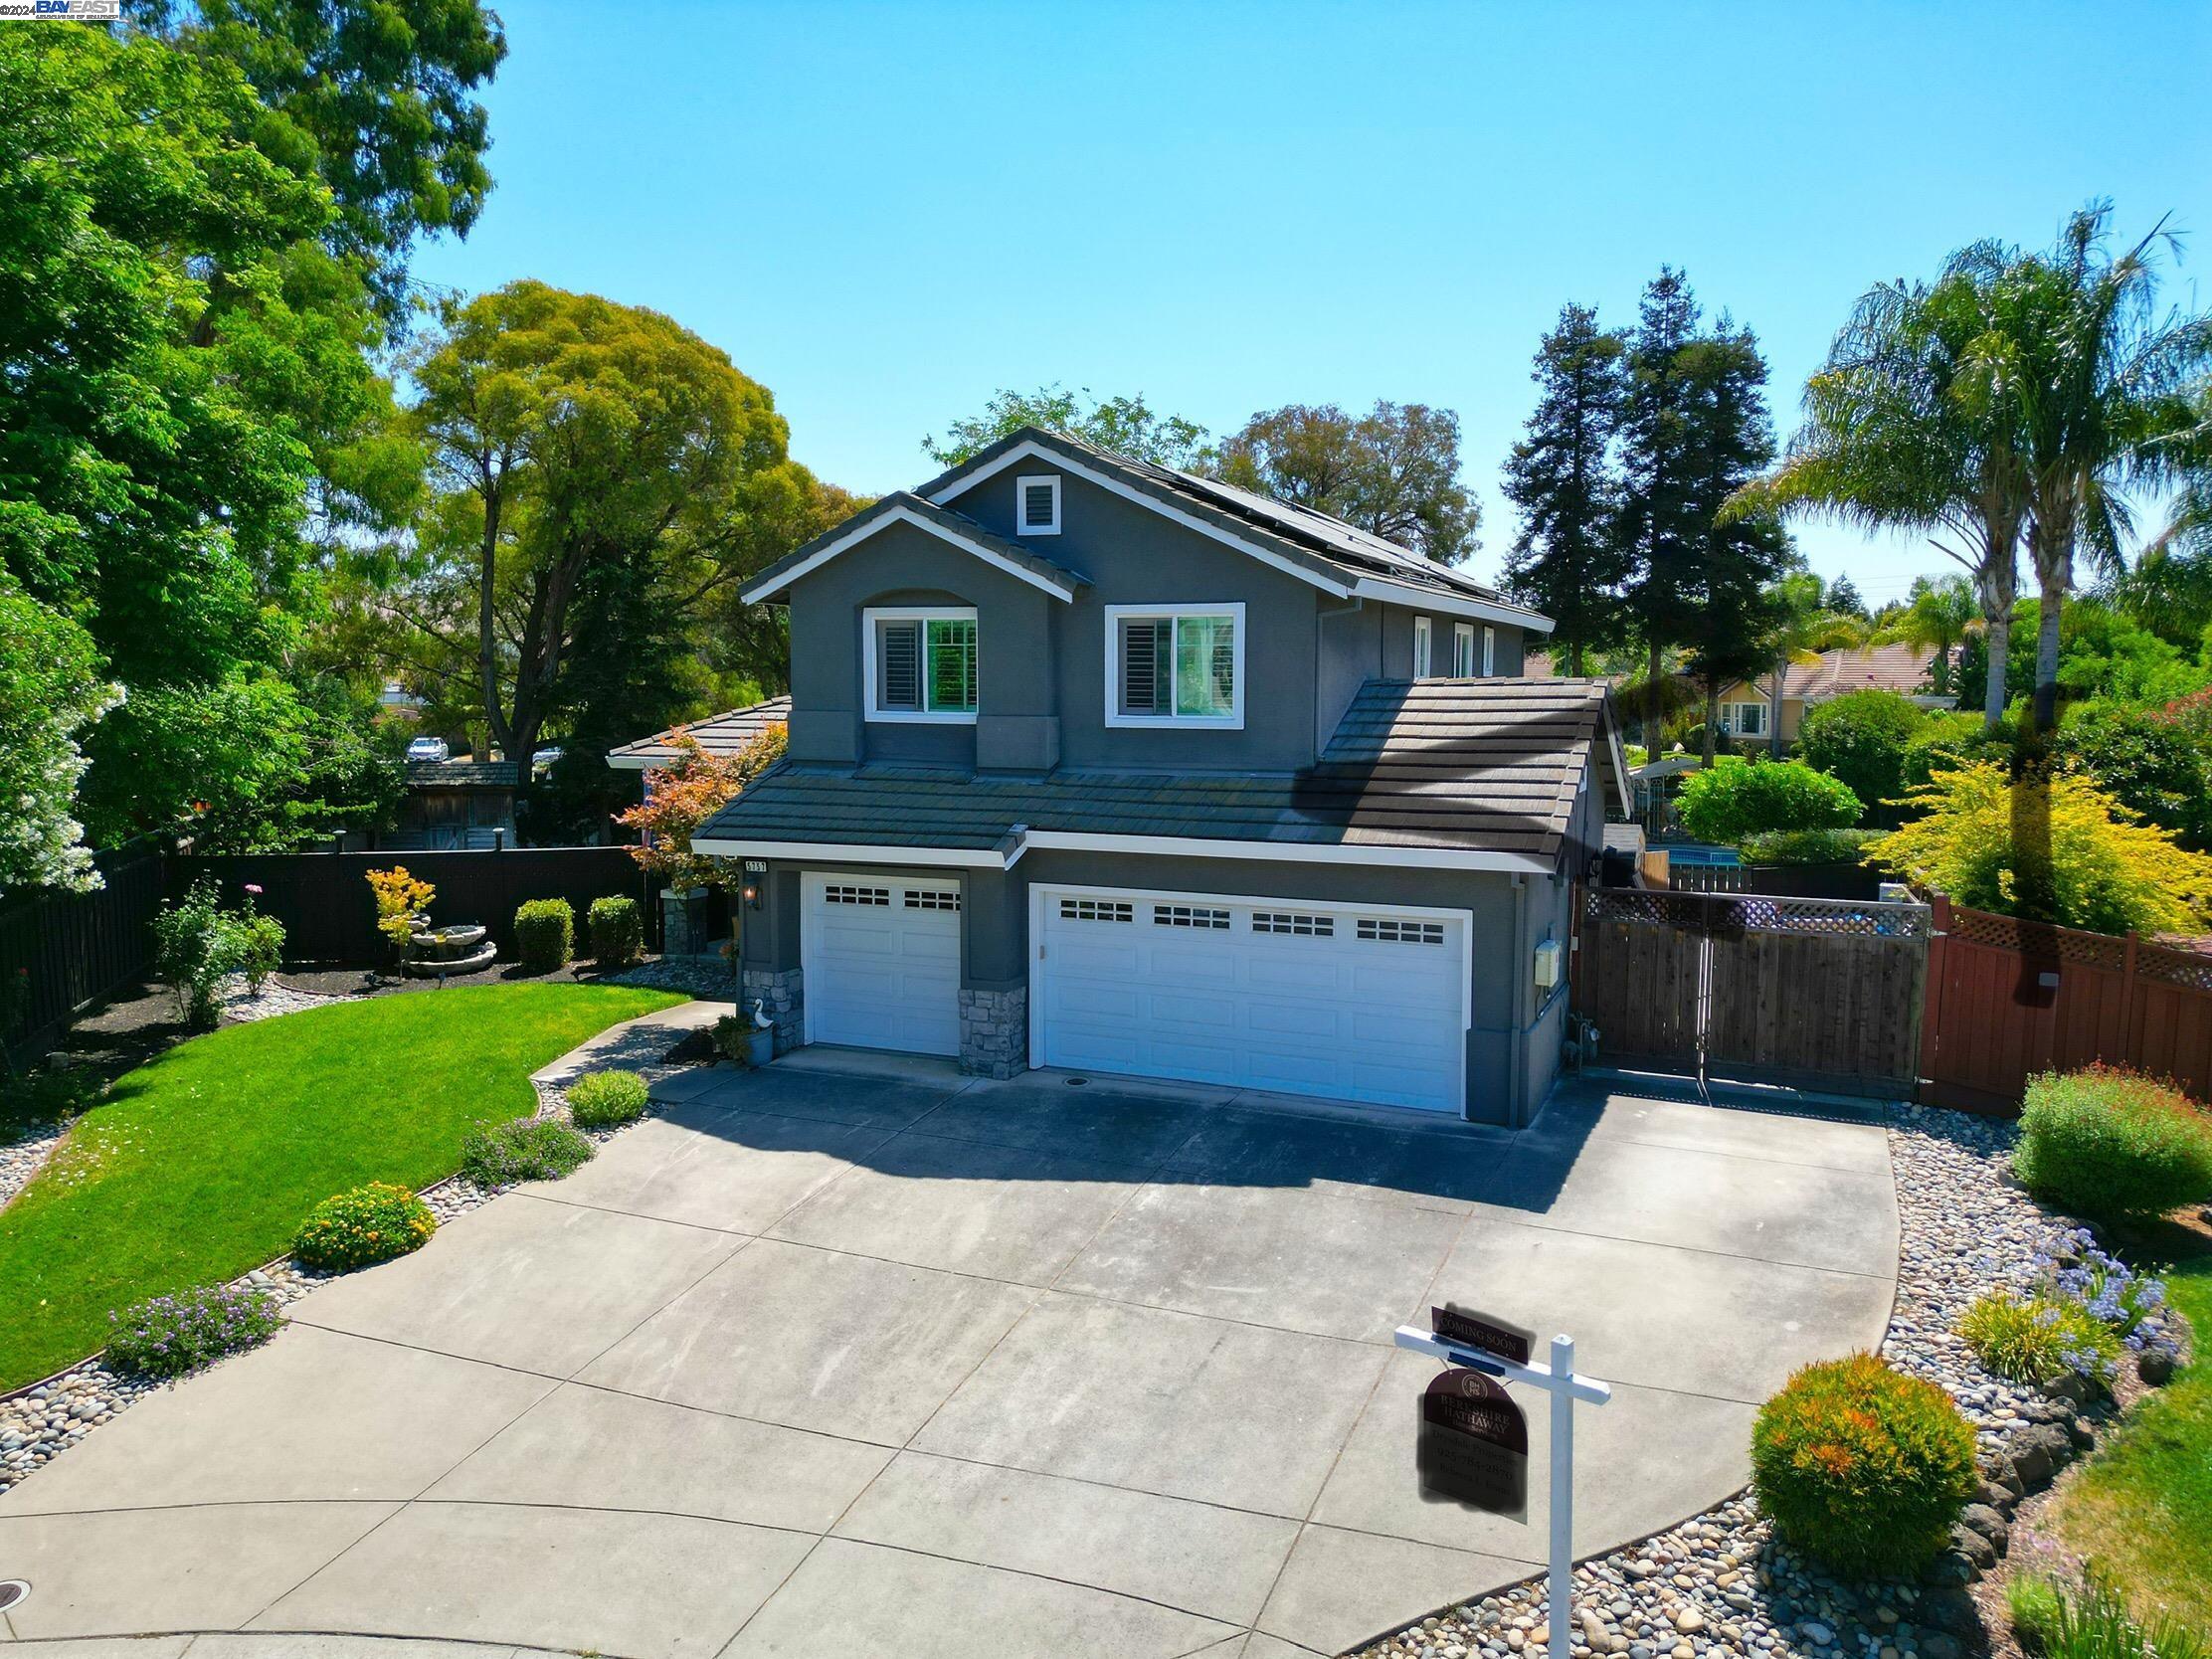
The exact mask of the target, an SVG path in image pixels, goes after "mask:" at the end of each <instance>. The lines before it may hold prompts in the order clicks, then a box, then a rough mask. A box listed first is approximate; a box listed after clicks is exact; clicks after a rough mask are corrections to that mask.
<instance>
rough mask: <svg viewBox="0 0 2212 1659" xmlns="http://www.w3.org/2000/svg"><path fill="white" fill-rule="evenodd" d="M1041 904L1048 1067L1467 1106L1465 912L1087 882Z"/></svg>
mask: <svg viewBox="0 0 2212 1659" xmlns="http://www.w3.org/2000/svg"><path fill="white" fill-rule="evenodd" d="M1032 903H1033V906H1034V908H1033V910H1032V912H1031V915H1032V920H1033V922H1034V927H1033V929H1032V933H1033V941H1034V943H1035V945H1036V946H1037V949H1036V950H1035V952H1034V953H1033V960H1032V962H1031V964H1030V971H1031V974H1032V975H1033V978H1032V980H1031V983H1030V994H1029V1018H1030V1040H1031V1047H1032V1049H1033V1051H1034V1052H1035V1054H1036V1055H1037V1057H1038V1060H1039V1062H1040V1063H1041V1064H1044V1065H1049V1066H1064V1067H1067V1068H1069V1069H1071V1070H1077V1071H1118V1072H1127V1073H1131V1074H1134V1075H1138V1076H1147V1077H1178V1078H1185V1079H1188V1080H1190V1081H1194V1082H1200V1083H1227V1084H1235V1085H1238V1086H1242V1087H1247V1088H1259V1089H1280V1090H1285V1091H1288V1092H1292V1093H1297V1094H1317V1095H1328V1096H1333V1097H1335V1098H1338V1099H1345V1100H1367V1101H1375V1102H1378V1103H1381V1104H1383V1105H1391V1106H1418V1107H1424V1108H1427V1109H1429V1110H1432V1111H1443V1112H1456V1111H1458V1110H1460V1108H1461V1104H1462V1096H1463V1092H1464V1088H1465V1076H1466V1059H1465V1056H1466V1040H1467V1036H1466V1033H1467V1014H1466V1010H1467V972H1468V957H1467V948H1468V942H1467V938H1466V920H1465V918H1464V916H1463V915H1457V914H1453V913H1451V912H1440V913H1437V914H1433V915H1430V914H1422V913H1418V912H1410V911H1405V910H1400V909H1364V910H1363V909H1352V908H1344V907H1339V906H1333V905H1315V904H1306V903H1294V902H1291V901H1288V900H1284V901H1280V902H1276V901H1270V900H1255V899H1238V898H1222V897H1214V896H1209V895H1205V894H1194V893H1141V892H1119V891H1103V890H1098V889H1090V888H1084V889H1072V890H1062V889H1058V888H1043V889H1038V890H1037V891H1036V893H1035V896H1034V898H1033V900H1032Z"/></svg>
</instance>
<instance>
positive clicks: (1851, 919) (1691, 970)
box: [1574, 887, 1929, 1096]
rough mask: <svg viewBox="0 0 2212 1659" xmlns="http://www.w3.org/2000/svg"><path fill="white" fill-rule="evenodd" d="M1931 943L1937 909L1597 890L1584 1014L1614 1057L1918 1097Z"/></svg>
mask: <svg viewBox="0 0 2212 1659" xmlns="http://www.w3.org/2000/svg"><path fill="white" fill-rule="evenodd" d="M1928 942H1929V909H1928V906H1926V905H1921V904H1882V903H1872V902H1869V903H1855V902H1838V901H1834V900H1826V899H1805V898H1773V897H1759V896H1751V895H1745V894H1724V893H1680V892H1659V891H1647V890H1641V889H1621V888H1600V887H1593V888H1588V889H1586V890H1585V892H1584V894H1583V899H1582V904H1581V926H1580V933H1579V938H1578V948H1577V950H1576V953H1575V957H1576V961H1575V967H1574V1007H1575V1011H1576V1012H1577V1013H1579V1014H1583V1015H1584V1016H1585V1017H1587V1018H1589V1019H1590V1020H1591V1021H1593V1022H1594V1023H1595V1024H1596V1026H1597V1029H1598V1039H1597V1052H1598V1053H1599V1054H1600V1055H1601V1056H1603V1057H1604V1058H1605V1059H1606V1060H1607V1061H1616V1060H1617V1061H1619V1062H1620V1063H1623V1064H1628V1065H1632V1066H1654V1067H1658V1068H1662V1069H1667V1070H1685V1071H1691V1070H1694V1071H1696V1072H1697V1073H1698V1074H1699V1075H1701V1076H1703V1075H1711V1076H1720V1077H1733V1078H1742V1079H1745V1080H1748V1081H1759V1082H1779V1083H1791V1084H1798V1085H1803V1086H1808V1087H1813V1088H1819V1089H1825V1090H1830V1091H1835V1092H1842V1093H1850V1094H1866V1095H1876V1096H1903V1095H1909V1094H1911V1093H1912V1090H1913V1086H1914V1081H1915V1077H1916V1072H1917V1065H1918V1059H1919V1055H1920V1051H1921V1005H1922V1001H1923V997H1924V994H1925V985H1926V975H1927V969H1928Z"/></svg>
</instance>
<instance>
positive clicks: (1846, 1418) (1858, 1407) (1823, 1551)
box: [1751, 1354, 1979, 1578]
mask: <svg viewBox="0 0 2212 1659" xmlns="http://www.w3.org/2000/svg"><path fill="white" fill-rule="evenodd" d="M1978 1480H1979V1473H1978V1471H1977V1470H1976V1468H1975V1466H1974V1431H1973V1427H1972V1425H1971V1424H1969V1423H1968V1422H1967V1421H1966V1419H1965V1418H1964V1417H1963V1416H1962V1415H1960V1413H1959V1410H1958V1407H1957V1406H1956V1405H1954V1404H1952V1403H1951V1399H1950V1396H1949V1395H1948V1394H1946V1393H1944V1392H1943V1390H1942V1389H1940V1388H1938V1387H1936V1384H1935V1383H1927V1382H1923V1381H1922V1380H1921V1379H1919V1378H1917V1377H1907V1376H1905V1375H1903V1374H1902V1373H1899V1372H1895V1371H1892V1370H1891V1369H1890V1368H1889V1367H1888V1366H1886V1365H1884V1364H1883V1363H1882V1362H1881V1361H1880V1360H1878V1359H1876V1358H1875V1357H1874V1356H1873V1355H1871V1354H1855V1355H1853V1356H1852V1357H1851V1358H1849V1359H1847V1360H1826V1361H1822V1362H1820V1363H1818V1364H1815V1365H1810V1366H1807V1367H1805V1368H1804V1369H1803V1370H1802V1371H1800V1372H1798V1373H1797V1374H1796V1375H1795V1376H1794V1377H1792V1378H1791V1379H1790V1380H1789V1381H1788V1383H1784V1384H1783V1386H1782V1389H1781V1391H1780V1392H1779V1393H1777V1394H1775V1395H1774V1397H1773V1398H1772V1399H1770V1400H1768V1401H1767V1402H1766V1403H1765V1404H1764V1405H1762V1406H1760V1407H1759V1410H1758V1416H1757V1419H1756V1420H1755V1421H1754V1422H1753V1423H1752V1425H1751V1484H1752V1487H1753V1488H1754V1489H1755V1491H1756V1492H1757V1494H1758V1504H1759V1508H1760V1509H1762V1510H1764V1511H1765V1512H1766V1514H1768V1515H1769V1516H1771V1517H1772V1518H1773V1521H1774V1525H1775V1527H1776V1528H1777V1529H1778V1530H1779V1531H1780V1532H1781V1534H1782V1536H1783V1537H1784V1538H1786V1539H1787V1540H1788V1541H1789V1542H1790V1543H1791V1544H1793V1545H1795V1546H1797V1547H1798V1548H1799V1549H1801V1550H1803V1551H1804V1552H1805V1553H1806V1554H1808V1555H1811V1556H1815V1557H1817V1558H1819V1560H1820V1561H1822V1562H1824V1563H1825V1564H1826V1565H1827V1566H1829V1567H1832V1568H1834V1569H1835V1570H1836V1571H1837V1572H1839V1573H1842V1574H1844V1575H1846V1576H1848V1577H1853V1578H1868V1577H1886V1576H1891V1575H1902V1574H1906V1573H1912V1572H1917V1571H1919V1570H1920V1568H1921V1567H1925V1566H1926V1565H1927V1564H1928V1563H1929V1562H1931V1561H1933V1560H1934V1559H1935V1558H1936V1554H1937V1553H1938V1552H1939V1551H1940V1550H1941V1549H1942V1548H1943V1546H1944V1544H1945V1543H1946V1542H1947V1541H1948V1539H1949V1537H1950V1529H1951V1528H1952V1526H1953V1525H1955V1524H1956V1522H1957V1520H1958V1517H1959V1513H1960V1512H1961V1511H1962V1510H1964V1508H1965V1507H1966V1504H1967V1501H1968V1500H1969V1499H1971V1498H1972V1497H1973V1495H1974V1492H1975V1491H1976V1489H1977V1483H1978Z"/></svg>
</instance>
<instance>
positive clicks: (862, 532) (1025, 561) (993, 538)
mask: <svg viewBox="0 0 2212 1659" xmlns="http://www.w3.org/2000/svg"><path fill="white" fill-rule="evenodd" d="M893 524H911V525H913V526H915V527H916V528H917V529H920V530H925V531H927V532H928V533H929V534H931V535H933V536H936V537H937V538H938V539H939V540H941V541H945V542H949V543H951V544H952V545H953V546H955V547H957V548H959V549H961V550H962V551H963V552H966V553H972V554H974V555H975V556H976V557H977V558H979V559H981V560H983V561H984V563H986V564H989V565H995V566H997V567H998V568H999V569H1001V570H1003V571H1005V572H1006V573H1007V574H1008V575H1010V576H1013V577H1014V578H1016V579H1017V580H1019V581H1023V582H1026V583H1028V584H1029V586H1031V587H1032V588H1042V589H1043V590H1044V591H1045V592H1046V593H1048V594H1050V595H1052V596H1053V597H1054V598H1055V599H1059V600H1062V601H1065V600H1070V599H1073V598H1074V597H1075V590H1076V589H1077V588H1080V587H1082V586H1083V585H1084V578H1083V577H1082V576H1080V575H1078V574H1077V573H1076V572H1074V571H1072V570H1069V569H1067V568H1066V567H1065V566H1064V565H1057V564H1054V563H1053V562H1052V561H1051V560H1050V559H1047V558H1045V557H1044V556H1043V555H1042V554H1040V553H1038V552H1037V551H1036V550H1035V549H1033V548H1029V547H1024V546H1022V545H1021V544H1020V543H1019V542H1017V541H1009V540H1007V538H1006V537H1005V536H1002V535H997V534H995V533H994V532H992V531H990V530H987V529H985V528H984V527H983V526H982V525H981V524H978V523H977V522H976V521H975V520H974V519H972V518H968V517H966V516H964V515H963V514H960V513H957V512H952V511H950V510H948V509H947V508H944V507H940V506H938V505H936V504H935V503H934V502H931V501H925V500H924V499H922V497H921V496H919V495H916V494H913V493H911V492H909V491H907V490H903V489H894V490H893V491H891V493H890V494H888V495H886V496H884V497H882V499H880V500H878V501H876V502H875V503H873V504H872V505H870V506H867V507H863V508H862V509H861V510H860V511H858V512H856V513H854V514H853V515H852V516H851V517H850V518H848V519H846V520H845V521H844V522H843V523H842V524H839V525H837V526H836V527H835V528H833V529H830V530H828V531H825V532H824V533H823V534H821V535H819V536H817V537H815V539H814V540H813V541H810V542H808V543H807V544H806V546H804V547H801V548H799V549H798V550H796V551H795V552H792V553H789V554H786V555H785V556H784V557H783V558H781V559H778V560H777V561H776V562H775V563H774V564H772V565H770V566H769V567H768V568H767V569H766V570H764V571H762V572H761V573H760V574H759V575H758V576H756V577H754V578H753V579H752V581H750V582H748V583H746V584H745V586H744V588H743V589H741V590H740V597H741V598H742V599H743V600H744V601H745V603H746V604H748V605H753V604H758V603H759V602H760V601H762V600H770V599H780V598H781V597H783V594H784V591H785V590H786V589H787V588H789V587H790V586H791V584H792V583H793V582H795V581H797V580H798V579H799V578H800V577H802V576H804V575H806V574H807V572H809V571H811V570H814V569H816V568H818V567H820V566H822V565H825V564H828V563H829V562H830V560H831V559H833V558H835V557H836V556H837V555H838V554H839V553H842V552H844V551H845V550H846V549H847V548H850V547H857V546H858V545H859V544H860V543H861V542H863V541H866V540H867V539H868V538H869V537H870V536H872V535H874V534H875V533H876V532H877V531H879V530H884V529H887V528H889V527H890V526H891V525H893Z"/></svg>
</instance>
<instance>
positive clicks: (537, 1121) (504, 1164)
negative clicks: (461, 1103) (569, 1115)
mask: <svg viewBox="0 0 2212 1659" xmlns="http://www.w3.org/2000/svg"><path fill="white" fill-rule="evenodd" d="M591 1159H592V1143H591V1142H589V1141H587V1140H585V1139H584V1137H583V1136H581V1135H579V1134H578V1133H577V1132H576V1131H575V1130H573V1129H571V1128H570V1127H569V1126H568V1125H567V1124H565V1123H562V1122H561V1121H560V1120H559V1119H557V1118H516V1119H515V1120H514V1121H513V1122H511V1123H501V1124H494V1125H492V1127H490V1128H489V1129H478V1130H475V1131H473V1132H472V1133H470V1135H469V1137H468V1139H467V1140H465V1141H463V1142H462V1143H461V1174H463V1175H465V1176H466V1177H467V1178H468V1179H469V1180H470V1181H472V1182H474V1183H475V1184H476V1185H477V1186H478V1187H508V1186H511V1185H513V1184H514V1183H515V1182H518V1181H557V1180H559V1179H560V1178H561V1177H562V1176H565V1175H573V1174H574V1173H575V1172H576V1171H578V1170H580V1169H582V1168H583V1167H584V1166H585V1165H586V1164H588V1163H590V1162H591Z"/></svg>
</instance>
